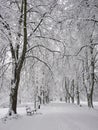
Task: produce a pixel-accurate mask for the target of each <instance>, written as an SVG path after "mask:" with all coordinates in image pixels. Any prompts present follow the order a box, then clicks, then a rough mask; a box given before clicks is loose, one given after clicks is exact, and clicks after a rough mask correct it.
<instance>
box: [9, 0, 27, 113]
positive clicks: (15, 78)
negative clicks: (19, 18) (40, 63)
mask: <svg viewBox="0 0 98 130" xmlns="http://www.w3.org/2000/svg"><path fill="white" fill-rule="evenodd" d="M22 4H23V5H24V6H23V12H24V29H23V31H24V41H23V50H22V54H21V56H20V57H18V56H19V51H18V50H16V49H14V48H13V45H12V44H10V49H11V54H12V61H13V64H12V80H11V92H10V107H9V115H13V114H16V113H17V96H18V88H19V82H20V74H21V70H22V67H23V63H24V60H25V55H26V50H27V26H26V25H27V23H26V21H27V13H26V11H27V0H24V1H23V3H22ZM17 49H19V48H18V47H17Z"/></svg>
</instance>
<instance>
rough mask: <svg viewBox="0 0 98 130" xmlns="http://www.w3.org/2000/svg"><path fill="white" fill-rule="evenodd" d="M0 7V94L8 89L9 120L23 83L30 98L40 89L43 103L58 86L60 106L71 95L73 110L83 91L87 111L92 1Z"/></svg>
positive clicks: (93, 79) (93, 53)
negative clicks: (63, 98) (27, 89)
mask: <svg viewBox="0 0 98 130" xmlns="http://www.w3.org/2000/svg"><path fill="white" fill-rule="evenodd" d="M0 7H1V8H0V35H1V37H0V43H1V44H0V47H1V52H0V61H1V63H0V82H1V86H2V88H3V87H4V85H6V86H9V84H10V87H9V88H10V109H9V115H12V114H16V113H17V97H18V93H20V92H19V91H20V90H21V88H20V87H23V86H25V84H27V82H28V81H27V79H29V80H30V82H31V83H32V85H31V83H30V84H29V86H31V87H30V90H31V88H32V86H33V88H34V89H33V90H32V91H34V92H35V94H34V93H33V92H32V93H33V94H34V95H35V97H36V91H37V89H38V90H40V88H41V87H42V88H43V94H44V92H47V93H48V97H47V99H45V100H49V94H50V95H51V96H53V94H54V93H52V92H51V91H53V89H54V91H55V90H56V87H57V86H59V88H61V86H62V84H63V87H64V92H65V93H64V95H65V99H66V101H67V100H70V98H71V100H72V102H74V96H75V94H76V97H77V103H78V104H79V103H80V93H82V92H84V91H85V93H86V97H87V102H88V106H89V107H93V93H94V90H95V86H97V58H98V55H97V54H98V53H97V52H98V51H97V45H98V43H97V40H98V15H97V12H98V2H97V0H68V1H66V0H33V1H32V0H0ZM26 70H27V71H26ZM36 70H37V71H36ZM41 73H42V74H41ZM43 73H44V76H43ZM36 75H37V76H36ZM7 76H8V78H5V77H7ZM28 77H29V78H28ZM36 77H43V79H44V80H42V78H38V79H37V78H36ZM6 79H7V80H6ZM36 79H37V80H38V81H37V80H36ZM36 81H37V82H36ZM5 82H7V83H5ZM2 83H3V84H2ZM19 86H20V87H19ZM46 86H47V87H46ZM25 88H26V86H25V87H23V89H25ZM23 89H22V90H23ZM39 92H40V91H38V92H37V94H38V93H39ZM83 94H84V93H83ZM37 96H39V95H37ZM45 98H46V97H45ZM43 101H44V100H43Z"/></svg>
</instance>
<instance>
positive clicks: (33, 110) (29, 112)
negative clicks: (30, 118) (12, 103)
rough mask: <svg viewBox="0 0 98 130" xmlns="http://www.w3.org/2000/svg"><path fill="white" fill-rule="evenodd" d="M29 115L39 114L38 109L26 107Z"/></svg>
mask: <svg viewBox="0 0 98 130" xmlns="http://www.w3.org/2000/svg"><path fill="white" fill-rule="evenodd" d="M26 113H27V115H32V114H36V113H37V109H31V107H26Z"/></svg>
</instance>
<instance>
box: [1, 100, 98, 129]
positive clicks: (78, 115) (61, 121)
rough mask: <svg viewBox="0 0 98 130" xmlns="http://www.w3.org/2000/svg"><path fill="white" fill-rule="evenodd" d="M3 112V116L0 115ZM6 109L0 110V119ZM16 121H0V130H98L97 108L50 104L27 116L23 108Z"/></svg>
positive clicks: (19, 111) (19, 110) (20, 109)
mask: <svg viewBox="0 0 98 130" xmlns="http://www.w3.org/2000/svg"><path fill="white" fill-rule="evenodd" d="M2 112H3V114H2ZM6 112H7V109H6V108H5V109H0V114H1V117H2V116H4V114H5V113H6ZM18 113H19V114H20V115H21V116H20V117H19V118H18V119H12V120H7V121H6V122H2V120H1V121H0V130H98V106H97V105H96V107H95V109H89V108H87V107H86V105H83V106H82V107H79V106H77V105H74V104H66V103H63V102H62V103H57V102H55V103H51V104H49V105H45V106H42V107H41V109H40V110H39V111H38V113H37V114H35V115H32V116H27V115H26V111H25V108H24V107H21V108H18Z"/></svg>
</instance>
